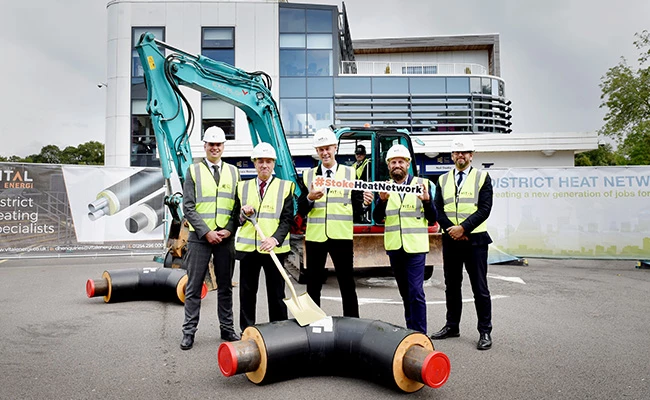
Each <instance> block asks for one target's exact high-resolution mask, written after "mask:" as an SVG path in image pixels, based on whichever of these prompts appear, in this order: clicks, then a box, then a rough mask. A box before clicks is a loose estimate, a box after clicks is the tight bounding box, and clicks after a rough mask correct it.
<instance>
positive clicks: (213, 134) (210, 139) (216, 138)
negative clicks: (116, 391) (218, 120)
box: [203, 126, 226, 143]
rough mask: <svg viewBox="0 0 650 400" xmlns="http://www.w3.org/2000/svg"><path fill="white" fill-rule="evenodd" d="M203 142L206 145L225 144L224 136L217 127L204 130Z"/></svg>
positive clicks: (221, 130)
mask: <svg viewBox="0 0 650 400" xmlns="http://www.w3.org/2000/svg"><path fill="white" fill-rule="evenodd" d="M203 141H204V142H206V143H225V142H226V134H225V133H224V132H223V129H221V128H219V127H218V126H211V127H209V128H208V129H206V130H205V133H204V134H203Z"/></svg>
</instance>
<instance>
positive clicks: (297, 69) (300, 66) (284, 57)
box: [280, 50, 305, 76]
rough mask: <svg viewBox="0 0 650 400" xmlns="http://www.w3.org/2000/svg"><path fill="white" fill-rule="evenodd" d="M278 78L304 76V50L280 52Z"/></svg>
mask: <svg viewBox="0 0 650 400" xmlns="http://www.w3.org/2000/svg"><path fill="white" fill-rule="evenodd" d="M280 76H305V50H280Z"/></svg>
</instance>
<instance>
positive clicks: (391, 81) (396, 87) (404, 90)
mask: <svg viewBox="0 0 650 400" xmlns="http://www.w3.org/2000/svg"><path fill="white" fill-rule="evenodd" d="M372 93H377V94H408V93H409V81H408V78H372Z"/></svg>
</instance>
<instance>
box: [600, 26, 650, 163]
mask: <svg viewBox="0 0 650 400" xmlns="http://www.w3.org/2000/svg"><path fill="white" fill-rule="evenodd" d="M635 37H636V40H635V41H634V46H635V47H636V48H637V50H639V58H638V62H639V66H638V68H637V69H636V70H635V69H634V68H632V67H631V66H629V65H628V64H627V61H626V59H625V57H621V61H620V62H619V63H618V65H616V66H614V67H612V68H610V69H609V70H608V71H607V73H606V74H605V76H603V77H602V78H601V83H600V88H601V91H602V94H601V96H600V98H601V101H602V102H601V105H600V107H601V108H603V107H604V108H606V109H607V113H606V114H605V118H604V120H605V125H604V126H603V127H602V129H601V131H600V133H601V134H603V135H605V136H609V137H612V138H614V139H615V140H616V142H617V144H618V149H617V153H618V155H619V156H620V157H619V158H618V160H619V161H620V162H621V163H622V164H627V165H650V66H648V65H647V64H648V60H649V59H650V32H648V31H647V30H644V31H643V32H641V33H636V34H635Z"/></svg>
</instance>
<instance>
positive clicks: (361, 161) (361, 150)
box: [352, 144, 370, 181]
mask: <svg viewBox="0 0 650 400" xmlns="http://www.w3.org/2000/svg"><path fill="white" fill-rule="evenodd" d="M354 157H355V159H356V161H355V162H354V164H352V168H354V172H355V174H356V179H360V180H362V181H369V180H370V159H369V158H368V157H367V154H366V146H364V145H362V144H358V145H357V147H356V148H355V149H354Z"/></svg>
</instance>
